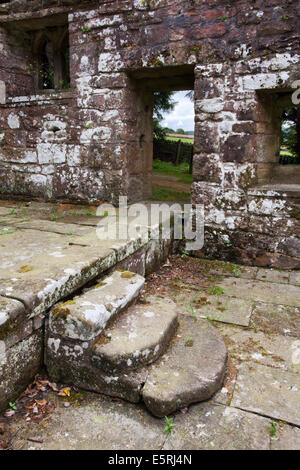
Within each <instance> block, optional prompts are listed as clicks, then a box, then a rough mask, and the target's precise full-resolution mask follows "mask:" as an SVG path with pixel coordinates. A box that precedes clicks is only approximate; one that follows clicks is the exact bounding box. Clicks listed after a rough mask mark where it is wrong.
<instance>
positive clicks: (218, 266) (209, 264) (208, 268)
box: [199, 259, 258, 279]
mask: <svg viewBox="0 0 300 470" xmlns="http://www.w3.org/2000/svg"><path fill="white" fill-rule="evenodd" d="M199 266H200V267H202V268H203V269H204V270H205V272H206V273H207V274H209V275H211V276H221V277H232V276H235V277H238V278H241V279H255V277H256V274H257V271H258V268H256V267H253V266H242V265H239V264H232V263H229V262H226V261H219V260H208V259H199Z"/></svg>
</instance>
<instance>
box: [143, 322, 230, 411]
mask: <svg viewBox="0 0 300 470" xmlns="http://www.w3.org/2000/svg"><path fill="white" fill-rule="evenodd" d="M226 361H227V351H226V346H225V344H224V342H223V340H222V338H221V337H220V335H219V334H218V333H217V331H216V330H215V328H214V327H213V326H211V325H210V324H209V323H208V322H207V321H206V320H200V319H196V318H193V317H188V316H186V315H185V316H183V315H181V316H180V318H179V329H178V334H177V336H176V337H175V339H174V341H173V342H171V345H170V349H169V350H168V351H167V353H166V354H165V355H164V356H162V358H161V359H160V360H159V361H158V362H157V363H155V364H153V365H152V366H150V370H149V374H148V377H147V380H146V383H145V385H144V388H143V390H142V397H143V400H144V402H145V405H146V406H147V408H148V409H149V410H150V411H151V413H152V414H154V415H155V416H158V417H162V416H167V415H169V414H170V413H173V412H174V411H176V410H178V409H180V408H184V407H186V406H188V405H190V404H191V403H196V402H200V401H204V400H208V399H209V398H210V397H211V396H212V395H213V394H214V393H215V392H216V391H217V390H218V389H219V388H220V387H221V385H222V382H223V378H224V373H225V367H226Z"/></svg>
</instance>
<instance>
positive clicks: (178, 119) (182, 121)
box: [161, 91, 194, 131]
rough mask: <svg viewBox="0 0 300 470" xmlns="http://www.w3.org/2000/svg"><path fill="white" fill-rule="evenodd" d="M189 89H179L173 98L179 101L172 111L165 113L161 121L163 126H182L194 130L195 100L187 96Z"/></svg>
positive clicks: (173, 127)
mask: <svg viewBox="0 0 300 470" xmlns="http://www.w3.org/2000/svg"><path fill="white" fill-rule="evenodd" d="M186 94H187V91H177V92H176V93H175V94H174V96H173V99H174V101H176V102H177V104H176V105H175V108H174V110H173V111H171V112H170V113H165V114H164V119H163V121H162V122H161V125H162V126H163V127H169V128H171V129H174V130H176V129H178V128H182V129H183V130H185V131H193V130H194V102H192V101H191V100H190V99H189V98H186V96H185V95H186Z"/></svg>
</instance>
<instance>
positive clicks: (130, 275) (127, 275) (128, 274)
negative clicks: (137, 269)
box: [121, 271, 136, 279]
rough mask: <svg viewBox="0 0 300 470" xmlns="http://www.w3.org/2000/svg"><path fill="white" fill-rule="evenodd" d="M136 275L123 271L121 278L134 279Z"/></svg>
mask: <svg viewBox="0 0 300 470" xmlns="http://www.w3.org/2000/svg"><path fill="white" fill-rule="evenodd" d="M135 275H136V274H135V273H132V272H131V271H123V272H122V274H121V277H124V278H125V279H131V278H132V277H134V276H135Z"/></svg>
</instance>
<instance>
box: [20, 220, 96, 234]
mask: <svg viewBox="0 0 300 470" xmlns="http://www.w3.org/2000/svg"><path fill="white" fill-rule="evenodd" d="M15 226H16V227H17V228H20V229H31V230H40V231H42V232H52V233H59V234H62V235H68V236H72V235H86V234H89V233H91V232H92V231H93V232H95V229H94V228H91V227H84V226H81V225H78V224H68V223H63V222H52V221H50V220H39V219H33V220H28V221H27V220H25V221H24V220H22V221H18V222H17V223H15Z"/></svg>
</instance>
